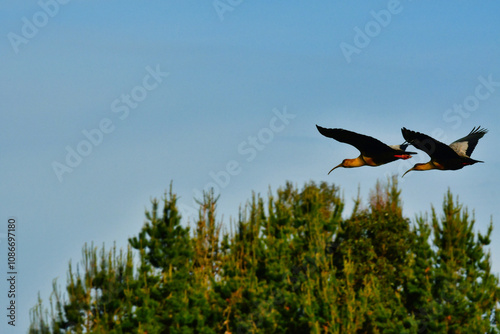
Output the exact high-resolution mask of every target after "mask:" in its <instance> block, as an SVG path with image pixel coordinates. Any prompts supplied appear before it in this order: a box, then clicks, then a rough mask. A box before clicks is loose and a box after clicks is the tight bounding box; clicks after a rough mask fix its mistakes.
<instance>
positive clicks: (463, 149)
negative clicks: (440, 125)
mask: <svg viewBox="0 0 500 334" xmlns="http://www.w3.org/2000/svg"><path fill="white" fill-rule="evenodd" d="M401 132H402V134H403V137H404V139H405V140H406V141H407V142H408V143H410V144H411V145H413V146H415V147H416V148H418V149H419V150H422V151H424V152H425V153H427V154H428V155H429V156H430V157H431V160H430V161H429V162H427V163H425V164H415V166H413V167H412V168H411V169H409V170H407V171H406V172H405V173H404V174H403V176H404V175H405V174H406V173H408V172H409V171H411V170H431V169H439V170H457V169H462V168H463V167H464V166H468V165H473V164H475V163H477V162H483V161H479V160H474V159H471V158H470V155H471V154H472V152H473V151H474V148H476V145H477V142H478V141H479V139H481V138H482V137H483V136H484V135H485V134H486V133H487V132H488V130H486V129H481V128H480V127H477V128H473V129H472V131H471V132H470V133H469V134H468V135H467V136H465V137H463V138H460V139H458V140H455V141H454V142H453V143H451V144H450V145H446V144H443V143H442V142H440V141H438V140H436V139H434V138H432V137H430V136H428V135H426V134H423V133H420V132H415V131H411V130H408V129H406V128H402V129H401Z"/></svg>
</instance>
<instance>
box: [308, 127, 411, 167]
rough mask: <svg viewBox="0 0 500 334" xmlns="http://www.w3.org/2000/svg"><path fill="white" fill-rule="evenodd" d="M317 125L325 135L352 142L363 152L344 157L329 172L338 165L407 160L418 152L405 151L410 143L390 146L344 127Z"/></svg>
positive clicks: (346, 165) (381, 163) (373, 164)
mask: <svg viewBox="0 0 500 334" xmlns="http://www.w3.org/2000/svg"><path fill="white" fill-rule="evenodd" d="M316 127H317V128H318V131H319V133H321V134H322V135H323V136H325V137H328V138H333V139H335V140H337V141H339V142H342V143H346V144H350V145H352V146H354V147H356V148H357V149H358V150H359V151H360V152H361V154H360V155H359V157H357V158H355V159H344V160H343V161H342V163H341V164H340V165H338V166H335V167H333V168H332V169H331V170H330V171H329V172H328V174H330V173H331V172H332V171H333V170H334V169H335V168H338V167H345V168H352V167H361V166H365V165H366V166H380V165H383V164H386V163H389V162H392V161H395V160H398V159H405V160H406V159H409V158H411V154H417V153H416V152H406V151H405V150H406V147H408V144H401V145H391V146H389V145H386V144H384V143H382V142H381V141H380V140H378V139H375V138H373V137H369V136H365V135H361V134H359V133H356V132H352V131H348V130H344V129H326V128H322V127H321V126H318V125H316Z"/></svg>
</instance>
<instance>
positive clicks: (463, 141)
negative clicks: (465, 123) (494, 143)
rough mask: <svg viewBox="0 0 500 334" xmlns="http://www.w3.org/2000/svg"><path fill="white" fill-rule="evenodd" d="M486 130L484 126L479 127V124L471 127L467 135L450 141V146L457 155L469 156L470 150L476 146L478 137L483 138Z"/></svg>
mask: <svg viewBox="0 0 500 334" xmlns="http://www.w3.org/2000/svg"><path fill="white" fill-rule="evenodd" d="M487 132H488V130H486V129H484V128H482V129H481V127H480V126H478V127H477V128H473V129H472V131H471V132H470V133H469V134H468V135H467V136H465V137H463V138H460V139H457V140H455V141H454V142H453V143H451V144H450V147H451V148H452V149H453V150H454V151H455V152H457V154H458V155H461V156H464V157H470V155H471V154H472V151H474V149H475V148H476V145H477V142H478V141H479V139H481V138H483V136H484V135H485V134H486V133H487Z"/></svg>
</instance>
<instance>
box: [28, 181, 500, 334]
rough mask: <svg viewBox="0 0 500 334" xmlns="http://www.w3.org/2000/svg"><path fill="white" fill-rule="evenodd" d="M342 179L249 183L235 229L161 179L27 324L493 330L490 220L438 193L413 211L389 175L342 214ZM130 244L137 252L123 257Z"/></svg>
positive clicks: (136, 329)
mask: <svg viewBox="0 0 500 334" xmlns="http://www.w3.org/2000/svg"><path fill="white" fill-rule="evenodd" d="M339 193H340V190H339V188H337V187H335V186H334V185H329V184H327V183H321V184H319V185H317V184H315V183H308V184H306V185H305V186H304V187H303V188H302V189H301V190H299V189H297V188H296V187H295V186H294V185H292V184H291V183H287V184H286V185H285V186H284V187H283V188H280V189H278V190H277V192H276V194H272V193H269V195H268V199H267V200H264V199H263V198H262V197H261V196H259V195H256V194H254V195H253V196H252V198H251V200H250V201H249V202H248V204H247V205H246V207H245V209H244V210H240V215H239V217H238V220H237V221H236V223H235V224H234V226H233V231H232V232H228V231H226V230H224V229H223V228H222V224H221V222H220V221H218V219H217V216H216V204H217V198H215V197H214V195H213V194H204V198H203V199H202V200H201V201H200V202H199V205H200V209H199V215H198V218H197V220H196V221H195V222H192V225H191V227H192V228H193V229H192V230H191V228H190V227H189V226H185V224H183V223H182V222H181V217H180V214H179V212H178V210H177V205H176V201H177V198H176V196H175V194H174V193H173V192H172V188H170V191H169V193H168V194H165V198H164V199H163V201H162V204H163V212H162V214H161V215H159V214H158V210H159V204H160V202H159V201H157V200H153V202H152V209H151V211H148V212H146V222H145V224H144V226H143V227H142V229H141V231H140V232H139V234H138V235H137V236H136V237H133V238H131V239H129V247H128V248H127V250H126V251H119V252H117V251H116V247H112V248H111V249H110V250H108V251H106V250H105V247H104V246H103V247H102V248H101V249H98V248H97V247H94V246H93V245H91V246H87V245H85V246H84V248H83V258H82V262H81V264H79V265H78V266H77V270H76V272H75V271H74V270H73V267H72V264H71V263H70V266H69V272H68V280H67V286H66V293H65V294H63V293H62V292H61V291H60V288H58V286H57V284H56V282H54V292H53V294H52V297H51V300H50V311H49V310H47V309H46V308H45V307H44V306H43V303H42V301H41V299H39V303H38V304H37V305H36V306H35V307H34V308H33V309H32V311H31V319H32V321H31V326H30V329H29V333H132V332H133V333H207V334H208V333H227V334H230V333H394V334H401V333H498V332H499V330H498V326H497V323H498V321H499V320H500V315H499V312H498V302H499V298H500V290H499V282H498V278H497V277H496V276H495V275H493V274H492V273H491V259H490V254H489V252H487V250H486V249H485V247H486V246H488V245H489V243H490V242H491V240H490V235H491V232H492V223H490V225H489V228H488V230H487V231H486V233H485V234H481V233H478V232H476V231H475V230H474V224H475V221H474V217H471V216H470V215H469V213H468V210H467V209H466V208H463V206H462V205H461V204H460V203H459V202H458V199H457V200H456V201H454V198H453V196H452V194H451V192H449V191H448V193H447V194H446V196H445V199H444V203H443V209H442V213H441V214H438V213H437V212H436V210H435V209H434V208H432V210H431V215H430V219H429V218H428V216H427V215H421V216H419V217H417V218H416V219H415V221H414V222H411V221H410V220H409V219H408V218H405V217H404V216H403V213H402V203H401V199H400V190H399V189H398V186H397V182H396V179H395V178H393V179H392V180H389V182H388V184H387V185H385V186H381V185H380V184H379V183H377V185H376V187H375V189H374V191H373V192H372V194H371V195H370V200H369V203H368V205H367V208H361V207H362V205H361V202H362V201H361V199H360V198H359V197H358V198H357V199H356V201H355V206H354V209H353V212H352V214H351V215H350V216H349V217H348V218H343V216H342V212H343V208H344V201H343V200H342V198H341V197H340V195H339ZM133 254H136V255H137V256H138V259H137V261H134V259H133Z"/></svg>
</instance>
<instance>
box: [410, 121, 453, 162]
mask: <svg viewBox="0 0 500 334" xmlns="http://www.w3.org/2000/svg"><path fill="white" fill-rule="evenodd" d="M401 133H402V134H403V138H404V139H405V140H406V141H407V142H409V143H410V144H412V145H413V146H415V147H416V148H418V149H419V150H422V151H424V152H425V153H427V154H428V155H429V156H430V157H431V158H433V159H443V158H456V157H457V153H455V151H454V150H453V149H452V148H451V147H449V146H448V145H446V144H444V143H442V142H440V141H438V140H436V139H434V138H432V137H430V136H428V135H426V134H423V133H420V132H415V131H412V130H408V129H407V128H402V129H401Z"/></svg>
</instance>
